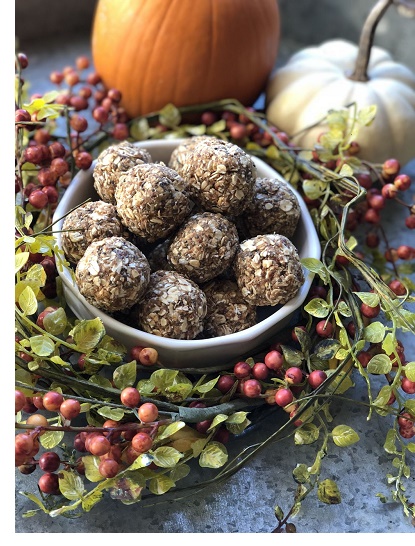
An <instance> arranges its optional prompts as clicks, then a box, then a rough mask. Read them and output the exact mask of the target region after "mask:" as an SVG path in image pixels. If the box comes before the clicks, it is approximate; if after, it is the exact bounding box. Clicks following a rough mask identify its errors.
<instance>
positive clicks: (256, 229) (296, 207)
mask: <svg viewBox="0 0 415 546" xmlns="http://www.w3.org/2000/svg"><path fill="white" fill-rule="evenodd" d="M300 215H301V209H300V204H299V202H298V199H297V197H296V196H295V194H294V192H293V191H292V189H291V187H290V185H289V184H288V182H285V181H284V180H278V179H271V178H257V179H256V181H255V184H254V195H253V198H252V201H250V203H249V204H248V206H247V208H246V209H245V211H244V212H243V214H242V219H243V222H244V225H245V227H246V229H247V231H248V233H249V236H250V237H255V236H256V235H265V234H267V233H279V234H280V235H285V237H288V239H291V237H292V236H293V235H294V233H295V230H296V229H297V225H298V221H299V219H300Z"/></svg>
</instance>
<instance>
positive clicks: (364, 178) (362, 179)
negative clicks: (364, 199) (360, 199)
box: [356, 173, 373, 190]
mask: <svg viewBox="0 0 415 546" xmlns="http://www.w3.org/2000/svg"><path fill="white" fill-rule="evenodd" d="M356 179H357V181H358V182H359V184H360V185H361V186H362V188H365V189H366V190H369V189H370V188H371V187H372V184H373V181H372V177H371V176H370V174H367V173H360V174H357V175H356Z"/></svg>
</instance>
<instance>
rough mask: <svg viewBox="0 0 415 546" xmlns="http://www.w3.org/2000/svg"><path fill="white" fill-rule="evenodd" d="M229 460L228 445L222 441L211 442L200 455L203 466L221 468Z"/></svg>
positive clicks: (200, 463)
mask: <svg viewBox="0 0 415 546" xmlns="http://www.w3.org/2000/svg"><path fill="white" fill-rule="evenodd" d="M227 460H228V452H227V450H226V447H225V446H224V445H223V444H221V443H220V442H209V443H208V444H207V446H206V447H205V449H204V450H203V451H202V453H201V454H200V457H199V465H200V466H201V467H202V468H220V467H221V466H223V465H224V464H225V463H226V461H227Z"/></svg>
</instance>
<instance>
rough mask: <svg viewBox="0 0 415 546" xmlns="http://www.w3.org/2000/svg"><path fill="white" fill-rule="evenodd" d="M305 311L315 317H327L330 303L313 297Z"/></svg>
mask: <svg viewBox="0 0 415 546" xmlns="http://www.w3.org/2000/svg"><path fill="white" fill-rule="evenodd" d="M304 311H306V312H307V313H308V314H310V315H312V316H313V317H317V318H325V317H327V315H328V314H329V312H330V305H329V304H328V303H327V302H326V301H325V300H323V299H321V298H313V299H312V300H310V301H309V302H308V303H307V305H305V307H304Z"/></svg>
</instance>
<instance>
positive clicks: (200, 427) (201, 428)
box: [195, 419, 212, 434]
mask: <svg viewBox="0 0 415 546" xmlns="http://www.w3.org/2000/svg"><path fill="white" fill-rule="evenodd" d="M211 424H212V421H211V420H209V419H206V420H205V421H199V423H196V426H195V428H196V430H197V431H198V432H200V433H201V434H206V432H207V431H208V429H209V427H210V425H211Z"/></svg>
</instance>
